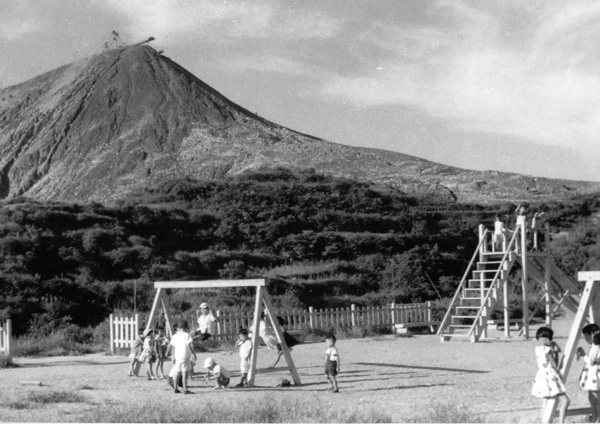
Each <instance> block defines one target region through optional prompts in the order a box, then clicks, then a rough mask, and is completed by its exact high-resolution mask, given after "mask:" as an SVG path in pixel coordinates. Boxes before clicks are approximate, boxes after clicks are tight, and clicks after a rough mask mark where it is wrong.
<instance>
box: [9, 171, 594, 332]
mask: <svg viewBox="0 0 600 424" xmlns="http://www.w3.org/2000/svg"><path fill="white" fill-rule="evenodd" d="M536 208H538V209H543V210H547V212H548V213H547V216H548V219H549V220H550V222H551V223H552V224H553V225H554V226H555V227H556V228H558V229H560V230H565V229H570V228H571V227H574V226H575V227H576V228H575V229H574V230H572V231H571V230H569V231H570V232H569V236H568V237H567V236H566V235H563V234H566V233H560V234H558V235H557V236H556V237H555V241H554V245H555V246H556V248H557V252H558V253H559V254H560V257H561V258H562V259H561V260H562V261H563V262H564V263H563V265H565V266H566V267H567V268H568V269H569V270H571V271H573V272H575V271H577V270H580V269H582V268H583V267H585V266H592V265H595V264H597V263H598V262H600V249H598V247H597V236H598V231H597V229H596V227H597V226H596V225H595V224H591V223H588V221H589V217H590V216H592V215H593V214H594V213H596V212H597V211H598V210H599V209H600V201H599V200H598V198H597V197H595V196H587V197H585V198H580V199H575V200H574V201H573V202H571V203H569V204H568V205H564V204H544V205H537V206H536ZM513 209H514V205H509V204H506V205H496V206H491V207H487V208H483V207H480V206H477V205H450V204H447V205H445V204H439V203H438V204H433V203H432V201H431V200H428V199H426V198H416V197H410V196H406V195H404V194H402V193H400V192H399V191H397V190H395V189H391V188H388V187H377V186H373V185H369V184H366V183H361V182H356V181H352V180H345V179H339V178H333V177H329V176H324V175H319V174H316V173H314V172H312V171H302V172H300V171H290V170H286V169H275V170H269V169H265V170H260V171H253V172H251V173H245V174H242V175H238V176H235V177H228V178H225V179H222V180H218V181H193V180H189V179H186V180H178V181H171V182H168V183H164V184H162V185H160V186H158V187H156V188H154V189H151V190H146V191H145V192H143V193H140V194H139V195H136V196H132V197H130V198H129V199H127V200H126V201H122V202H120V203H119V204H118V205H115V206H104V205H100V204H96V203H93V204H66V203H56V202H44V203H42V202H37V201H33V200H29V199H25V198H16V199H12V200H10V201H5V202H4V203H3V204H2V207H1V208H0V290H1V292H2V296H1V297H0V319H2V318H6V317H10V318H12V320H13V327H14V331H15V333H16V334H23V333H25V332H27V331H31V330H34V331H36V332H37V333H40V332H41V333H44V332H46V333H48V334H49V333H50V332H51V331H52V330H53V329H54V327H57V326H59V327H65V326H68V325H71V324H75V325H78V326H88V325H97V324H98V323H99V322H101V321H103V320H104V319H105V317H106V316H107V315H108V314H109V313H111V312H112V311H113V310H116V309H119V310H132V309H133V308H134V302H135V303H136V304H135V306H136V307H137V309H139V310H142V311H145V310H149V308H150V304H151V301H152V297H153V294H154V291H153V288H152V282H153V281H156V280H182V279H188V280H192V279H213V278H219V279H232V278H268V280H269V291H270V293H271V294H272V295H273V296H274V299H275V302H276V303H277V305H279V306H285V307H305V306H309V305H310V306H315V307H336V306H341V305H348V304H349V303H357V304H362V305H366V304H383V303H389V302H392V301H395V302H420V301H425V300H433V299H437V298H438V297H449V296H451V295H452V294H453V293H454V290H455V289H456V286H457V284H458V282H459V281H460V278H461V277H462V274H463V272H464V269H465V267H466V265H467V263H468V261H469V259H470V258H471V256H472V254H473V249H474V248H475V246H476V244H477V225H478V224H479V223H485V224H487V225H491V223H492V222H493V217H494V215H495V214H501V215H511V214H512V210H513ZM511 221H512V216H511ZM134 291H135V296H134ZM202 295H203V296H204V297H212V300H213V302H214V303H215V304H217V305H219V306H220V307H223V306H233V305H240V304H244V303H246V302H251V296H250V293H249V292H248V291H247V290H244V289H230V290H223V291H220V292H206V293H203V294H202ZM195 300H196V299H193V298H192V297H190V295H189V293H185V294H180V295H179V296H174V297H173V302H175V303H176V304H175V305H174V306H175V307H176V308H177V309H179V310H182V311H185V310H186V309H189V308H190V307H192V304H193V303H194V302H195ZM42 324H44V325H42Z"/></svg>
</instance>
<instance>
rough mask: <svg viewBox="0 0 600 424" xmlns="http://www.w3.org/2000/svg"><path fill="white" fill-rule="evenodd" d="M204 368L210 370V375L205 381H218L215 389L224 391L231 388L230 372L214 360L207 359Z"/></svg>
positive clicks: (208, 374)
mask: <svg viewBox="0 0 600 424" xmlns="http://www.w3.org/2000/svg"><path fill="white" fill-rule="evenodd" d="M204 368H206V369H207V370H208V373H207V375H206V377H205V381H207V380H216V383H217V384H216V386H215V389H217V390H218V389H223V388H225V387H227V386H229V381H230V377H229V371H227V370H226V369H225V367H222V366H221V365H219V364H217V363H216V362H215V360H214V359H213V358H206V360H205V361H204Z"/></svg>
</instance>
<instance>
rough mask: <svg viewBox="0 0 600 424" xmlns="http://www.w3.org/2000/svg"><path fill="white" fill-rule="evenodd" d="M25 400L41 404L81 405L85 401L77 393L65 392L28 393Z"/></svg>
mask: <svg viewBox="0 0 600 424" xmlns="http://www.w3.org/2000/svg"><path fill="white" fill-rule="evenodd" d="M27 400H29V401H30V402H35V403H41V404H49V403H83V402H85V401H86V400H85V398H84V397H83V396H82V395H80V394H79V393H74V392H68V391H65V390H56V391H55V390H53V391H39V392H29V393H28V394H27Z"/></svg>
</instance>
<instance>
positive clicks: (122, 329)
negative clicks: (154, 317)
mask: <svg viewBox="0 0 600 424" xmlns="http://www.w3.org/2000/svg"><path fill="white" fill-rule="evenodd" d="M109 324H110V353H111V354H114V353H115V349H123V348H124V349H129V348H131V343H132V342H133V341H134V340H135V338H136V336H137V335H138V332H139V329H140V314H135V315H134V316H133V317H123V316H115V315H113V314H110V317H109Z"/></svg>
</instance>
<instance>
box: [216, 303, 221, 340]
mask: <svg viewBox="0 0 600 424" xmlns="http://www.w3.org/2000/svg"><path fill="white" fill-rule="evenodd" d="M217 334H218V335H219V336H220V335H221V310H220V309H217Z"/></svg>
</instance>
